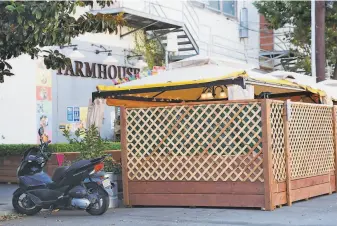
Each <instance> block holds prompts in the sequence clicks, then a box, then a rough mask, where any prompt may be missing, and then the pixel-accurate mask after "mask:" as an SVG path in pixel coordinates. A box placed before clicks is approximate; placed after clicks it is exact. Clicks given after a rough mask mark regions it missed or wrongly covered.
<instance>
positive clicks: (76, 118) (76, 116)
mask: <svg viewBox="0 0 337 226" xmlns="http://www.w3.org/2000/svg"><path fill="white" fill-rule="evenodd" d="M79 121H80V108H79V107H74V122H79Z"/></svg>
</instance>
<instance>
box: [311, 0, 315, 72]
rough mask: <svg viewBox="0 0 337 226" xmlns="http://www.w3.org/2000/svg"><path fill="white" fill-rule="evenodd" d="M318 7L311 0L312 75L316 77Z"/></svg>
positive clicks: (313, 0)
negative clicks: (316, 18)
mask: <svg viewBox="0 0 337 226" xmlns="http://www.w3.org/2000/svg"><path fill="white" fill-rule="evenodd" d="M315 16H316V7H315V0H311V76H312V77H314V78H316V44H315V42H316V31H315V30H316V20H315Z"/></svg>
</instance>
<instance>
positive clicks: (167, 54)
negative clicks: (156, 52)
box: [165, 49, 169, 70]
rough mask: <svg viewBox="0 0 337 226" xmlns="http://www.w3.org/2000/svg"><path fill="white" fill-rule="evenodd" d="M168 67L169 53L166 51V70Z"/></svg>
mask: <svg viewBox="0 0 337 226" xmlns="http://www.w3.org/2000/svg"><path fill="white" fill-rule="evenodd" d="M168 66H169V51H168V50H167V49H166V50H165V68H166V70H168Z"/></svg>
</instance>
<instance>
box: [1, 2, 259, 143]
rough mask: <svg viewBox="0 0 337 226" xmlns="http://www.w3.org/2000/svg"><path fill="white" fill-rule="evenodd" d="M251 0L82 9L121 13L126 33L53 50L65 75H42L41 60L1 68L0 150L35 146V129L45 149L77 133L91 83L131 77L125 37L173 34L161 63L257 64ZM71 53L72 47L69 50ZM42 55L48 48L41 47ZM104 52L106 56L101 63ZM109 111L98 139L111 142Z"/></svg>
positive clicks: (129, 40)
mask: <svg viewBox="0 0 337 226" xmlns="http://www.w3.org/2000/svg"><path fill="white" fill-rule="evenodd" d="M252 3H253V1H164V0H151V1H141V0H124V1H117V2H116V3H115V4H114V5H113V6H112V7H107V8H104V9H99V8H98V7H97V6H94V7H93V8H91V9H90V8H84V9H81V10H78V11H77V13H78V14H80V13H83V12H86V11H90V12H91V13H110V14H118V13H120V12H123V13H124V18H125V19H126V21H127V25H128V26H127V27H124V28H123V29H122V30H119V32H118V34H106V33H100V34H84V35H82V36H80V37H78V38H76V39H74V40H72V43H71V44H72V45H70V46H66V47H62V48H60V47H58V46H54V47H50V48H52V49H59V50H60V51H61V52H62V53H64V54H65V55H66V56H68V57H69V58H71V60H72V68H67V69H64V70H55V71H54V70H47V69H45V68H44V64H43V62H42V60H41V59H36V60H31V59H30V57H29V56H25V55H23V56H20V57H18V58H16V59H12V60H10V61H9V62H10V63H11V65H12V66H13V72H14V74H15V75H14V76H12V77H6V78H5V82H4V83H3V84H0V104H1V106H2V109H4V110H2V111H1V115H0V143H6V144H17V143H30V144H34V143H37V129H38V128H39V127H40V126H41V125H42V126H44V127H45V128H46V131H47V132H48V133H49V135H50V137H51V140H52V142H53V143H60V142H65V141H66V140H65V138H64V137H63V135H62V133H63V132H62V130H63V129H64V128H70V129H72V130H75V129H76V128H80V127H81V126H83V124H85V123H84V121H85V115H86V108H87V107H88V104H89V99H90V98H91V93H92V92H93V91H95V89H96V86H97V85H98V84H103V85H113V82H112V79H115V78H121V79H122V78H123V77H125V76H127V75H129V74H132V73H137V72H138V71H139V70H140V68H139V67H138V66H137V62H136V61H132V60H130V59H129V57H130V56H132V55H134V53H133V50H134V48H135V41H134V36H133V35H134V33H133V31H136V30H137V31H139V30H143V31H145V34H146V37H147V38H148V39H154V40H156V41H158V42H159V43H160V46H161V48H163V49H165V48H166V45H167V36H168V35H169V34H172V33H174V34H176V37H177V42H178V51H177V52H175V53H172V52H171V53H169V61H170V62H172V61H177V60H181V59H185V58H187V57H189V56H194V55H204V56H213V57H223V58H231V59H236V60H239V61H242V62H247V63H250V64H254V65H256V66H258V65H259V53H260V32H259V31H260V16H259V14H258V12H257V10H256V9H255V8H254V6H253V4H252ZM74 48H77V49H75V50H74ZM47 49H48V48H47ZM105 50H109V52H110V53H111V55H112V56H108V52H105ZM114 120H115V109H114V108H113V107H106V108H105V115H104V121H103V127H102V131H101V134H102V137H103V138H107V139H113V137H114V132H113V131H114V128H113V127H114Z"/></svg>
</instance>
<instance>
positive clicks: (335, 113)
mask: <svg viewBox="0 0 337 226" xmlns="http://www.w3.org/2000/svg"><path fill="white" fill-rule="evenodd" d="M332 122H333V127H332V128H333V142H334V150H335V151H334V152H335V184H336V190H335V191H336V192H337V106H334V107H333V108H332Z"/></svg>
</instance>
